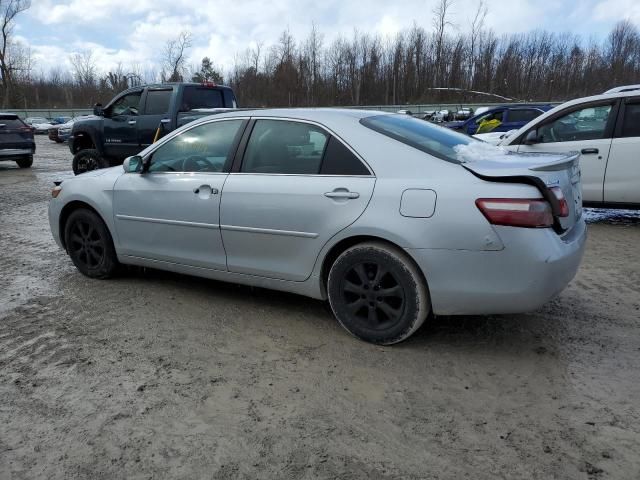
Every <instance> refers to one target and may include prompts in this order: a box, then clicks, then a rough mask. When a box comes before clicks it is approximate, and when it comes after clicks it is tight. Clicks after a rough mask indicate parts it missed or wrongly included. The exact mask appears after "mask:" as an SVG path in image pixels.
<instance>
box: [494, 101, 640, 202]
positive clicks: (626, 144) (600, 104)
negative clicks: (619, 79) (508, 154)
mask: <svg viewBox="0 0 640 480" xmlns="http://www.w3.org/2000/svg"><path fill="white" fill-rule="evenodd" d="M500 145H501V146H504V147H505V148H507V149H509V150H514V151H518V152H535V153H543V152H549V153H559V152H571V151H577V152H580V154H581V158H580V168H581V170H582V189H583V197H582V198H583V202H584V204H585V206H588V207H606V208H638V209H640V90H631V91H626V92H616V93H609V94H603V95H596V96H593V97H586V98H578V99H576V100H571V101H569V102H566V103H563V104H562V105H559V106H557V107H555V108H553V109H552V110H549V111H548V112H546V113H544V114H543V115H540V116H539V117H538V118H536V119H534V120H532V121H531V122H529V123H528V124H526V125H525V126H524V127H522V128H521V129H520V130H518V131H517V132H515V133H514V134H512V135H510V136H508V137H507V138H505V139H504V140H503V141H502V142H501V143H500Z"/></svg>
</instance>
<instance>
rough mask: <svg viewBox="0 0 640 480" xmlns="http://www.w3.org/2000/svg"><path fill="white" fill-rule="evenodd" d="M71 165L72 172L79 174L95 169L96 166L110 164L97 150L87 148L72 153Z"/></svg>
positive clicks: (107, 165) (100, 166)
mask: <svg viewBox="0 0 640 480" xmlns="http://www.w3.org/2000/svg"><path fill="white" fill-rule="evenodd" d="M71 166H72V168H73V173H74V174H76V175H80V174H81V173H85V172H89V171H91V170H97V169H98V168H107V167H109V166H110V165H109V162H108V161H107V160H106V159H105V158H104V157H103V156H102V155H101V154H100V152H99V151H98V150H96V149H93V148H88V149H86V150H80V151H79V152H78V153H76V154H75V155H74V157H73V162H72V164H71Z"/></svg>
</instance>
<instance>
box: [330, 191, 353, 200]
mask: <svg viewBox="0 0 640 480" xmlns="http://www.w3.org/2000/svg"><path fill="white" fill-rule="evenodd" d="M324 196H325V197H329V198H349V199H354V198H360V194H359V193H358V192H350V191H349V190H334V191H333V192H327V193H325V194H324Z"/></svg>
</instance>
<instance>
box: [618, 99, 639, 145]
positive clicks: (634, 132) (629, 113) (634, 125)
mask: <svg viewBox="0 0 640 480" xmlns="http://www.w3.org/2000/svg"><path fill="white" fill-rule="evenodd" d="M621 136H622V137H640V103H628V104H626V105H625V106H624V118H623V120H622V134H621Z"/></svg>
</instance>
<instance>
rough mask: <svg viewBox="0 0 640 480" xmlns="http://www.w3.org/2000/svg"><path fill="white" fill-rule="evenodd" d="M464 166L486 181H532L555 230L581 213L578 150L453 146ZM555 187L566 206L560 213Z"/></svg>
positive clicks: (570, 224)
mask: <svg viewBox="0 0 640 480" xmlns="http://www.w3.org/2000/svg"><path fill="white" fill-rule="evenodd" d="M455 149H456V152H457V154H458V159H459V160H460V161H461V164H462V166H463V167H464V168H466V169H467V170H469V171H470V172H472V173H473V174H474V175H476V176H478V177H480V178H482V179H483V180H487V181H494V182H518V183H528V184H531V185H535V186H536V187H537V188H538V189H539V190H540V193H541V194H542V196H543V197H544V198H545V199H547V200H548V201H549V203H550V204H551V207H552V209H553V213H554V218H555V221H556V224H557V227H558V228H557V230H559V231H560V232H565V231H567V230H570V229H571V228H572V227H573V226H574V225H575V224H576V223H577V222H578V220H579V219H580V217H582V185H581V183H580V164H579V160H580V154H579V153H578V152H570V153H567V154H554V153H551V154H547V153H525V154H523V153H515V152H510V151H508V150H505V149H503V148H500V147H495V146H493V145H488V144H480V145H477V144H476V143H475V142H473V143H471V144H469V145H461V146H458V147H455ZM553 187H558V188H559V189H560V190H561V191H562V194H563V195H564V198H565V200H566V202H567V206H568V207H569V215H568V216H566V217H561V216H560V215H559V214H560V203H559V200H558V198H557V196H556V195H555V194H554V193H553V190H552V188H553Z"/></svg>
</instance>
